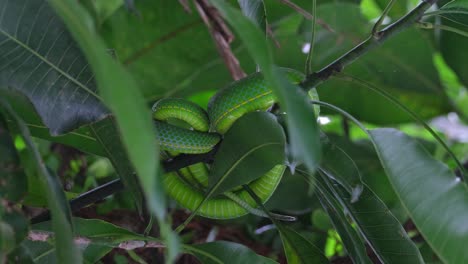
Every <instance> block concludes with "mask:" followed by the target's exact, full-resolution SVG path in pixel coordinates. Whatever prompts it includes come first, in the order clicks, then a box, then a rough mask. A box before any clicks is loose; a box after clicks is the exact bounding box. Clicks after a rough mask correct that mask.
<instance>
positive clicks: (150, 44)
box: [100, 0, 255, 100]
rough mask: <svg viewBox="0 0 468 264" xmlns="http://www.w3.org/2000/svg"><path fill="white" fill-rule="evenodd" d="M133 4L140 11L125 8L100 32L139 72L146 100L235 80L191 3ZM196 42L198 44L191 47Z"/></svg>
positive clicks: (130, 67) (136, 73) (134, 72)
mask: <svg viewBox="0 0 468 264" xmlns="http://www.w3.org/2000/svg"><path fill="white" fill-rule="evenodd" d="M189 2H190V1H189ZM134 3H135V8H136V10H138V13H139V15H135V14H134V13H133V12H129V11H128V10H127V9H126V8H123V7H121V8H119V9H118V10H117V11H116V12H115V13H114V14H113V15H112V16H110V17H109V18H108V19H107V20H106V21H105V22H104V24H103V25H102V27H101V29H100V34H101V35H102V37H103V38H104V39H105V41H106V43H107V45H108V47H109V48H112V49H114V50H115V52H116V54H117V58H118V59H119V60H120V61H121V62H122V63H123V64H124V65H125V66H126V68H127V70H128V71H129V72H130V73H132V75H133V76H135V79H136V80H137V81H138V82H139V88H140V90H141V91H142V93H143V95H144V97H145V98H146V99H147V100H156V99H159V98H161V97H168V96H187V95H188V94H190V93H192V92H193V91H196V90H200V89H207V90H208V89H218V88H221V87H222V86H223V85H224V84H226V82H227V81H228V80H232V78H231V77H230V74H229V71H228V70H227V68H226V67H224V65H223V61H222V59H221V58H220V57H219V54H218V52H217V50H216V47H215V45H214V43H213V40H212V38H211V36H210V34H209V32H208V30H206V26H205V24H204V23H203V21H202V20H201V18H200V16H199V14H198V12H197V11H196V9H195V8H193V5H192V4H191V5H190V7H192V8H191V12H186V11H185V10H184V8H183V6H182V5H181V4H180V3H179V1H153V0H139V1H134ZM155 14H157V15H155ZM135 39H138V40H139V41H133V40H135ZM191 42H193V43H197V45H186V44H187V43H191ZM253 69H255V65H252V67H251V70H253Z"/></svg>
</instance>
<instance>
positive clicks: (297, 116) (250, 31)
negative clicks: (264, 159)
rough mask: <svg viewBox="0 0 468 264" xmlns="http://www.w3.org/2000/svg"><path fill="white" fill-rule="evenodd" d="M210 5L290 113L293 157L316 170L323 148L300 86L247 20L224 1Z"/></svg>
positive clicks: (314, 119) (310, 169)
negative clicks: (291, 80) (289, 78)
mask: <svg viewBox="0 0 468 264" xmlns="http://www.w3.org/2000/svg"><path fill="white" fill-rule="evenodd" d="M211 2H212V4H213V5H214V6H215V7H216V8H217V9H218V10H219V11H220V12H221V14H222V15H223V16H224V18H225V19H226V20H227V21H228V22H229V23H230V24H231V25H232V27H233V28H234V29H235V30H236V32H237V33H238V35H239V37H240V39H241V40H242V41H243V43H244V45H246V47H247V50H248V51H249V53H250V55H251V56H252V58H254V59H255V61H256V62H257V63H258V65H259V66H260V68H261V70H262V72H263V74H264V76H265V79H266V80H267V82H268V83H269V84H270V86H271V89H272V90H273V93H274V94H275V95H276V96H277V97H278V99H279V103H280V105H281V107H282V109H283V110H284V111H285V112H286V113H287V118H286V123H287V125H288V134H289V140H290V144H291V148H290V149H291V153H292V154H293V157H295V158H296V159H297V160H300V161H303V162H304V163H305V164H306V166H307V168H308V170H309V171H311V172H313V171H315V169H316V167H317V165H318V162H319V160H320V156H321V147H320V139H319V131H318V126H317V122H316V118H315V114H314V109H313V107H312V106H311V105H310V104H308V102H307V98H308V97H307V95H306V94H305V93H304V91H302V90H301V89H300V88H299V87H298V86H295V85H292V84H291V83H289V82H288V81H287V80H286V78H285V76H284V75H283V74H282V73H281V72H280V70H279V69H278V67H276V66H275V65H274V64H273V58H272V55H271V51H270V49H269V46H268V44H267V43H266V41H265V37H264V36H263V34H262V33H261V31H260V30H259V29H258V28H256V27H255V25H254V24H253V23H252V22H251V21H250V20H249V19H248V18H246V17H244V16H242V14H241V13H240V12H239V11H238V10H236V9H234V8H232V7H231V6H230V5H229V4H227V3H225V2H224V1H211Z"/></svg>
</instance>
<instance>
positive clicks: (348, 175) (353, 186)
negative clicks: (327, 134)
mask: <svg viewBox="0 0 468 264" xmlns="http://www.w3.org/2000/svg"><path fill="white" fill-rule="evenodd" d="M320 170H321V171H322V172H325V174H326V175H327V176H329V177H331V178H332V179H334V180H336V181H337V182H339V183H340V185H341V186H343V188H344V189H345V190H346V191H347V192H348V193H349V195H350V197H351V199H352V200H353V201H357V200H358V199H359V195H361V193H362V190H363V185H362V182H361V173H360V172H359V168H358V167H357V165H356V163H355V162H354V160H353V159H352V158H351V157H350V156H349V155H348V154H347V153H346V152H345V151H344V150H343V149H341V148H340V147H339V146H337V145H335V144H333V143H332V142H330V141H329V140H325V143H324V144H323V158H322V161H321V163H320Z"/></svg>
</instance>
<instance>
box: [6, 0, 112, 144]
mask: <svg viewBox="0 0 468 264" xmlns="http://www.w3.org/2000/svg"><path fill="white" fill-rule="evenodd" d="M0 13H1V18H2V20H1V22H0V43H1V46H0V58H1V59H0V90H1V89H3V90H5V89H8V90H13V91H15V92H18V93H21V94H23V95H24V96H26V97H27V98H28V99H29V101H30V102H31V103H32V104H33V105H34V108H35V109H36V111H37V112H38V113H39V115H40V117H41V119H42V120H43V122H44V124H45V125H46V126H47V127H48V128H49V129H50V133H51V134H52V135H57V134H62V133H64V132H68V131H70V130H72V129H75V128H77V127H79V126H81V125H83V124H88V123H90V122H94V121H96V120H99V119H102V118H103V117H105V116H106V115H108V111H107V109H106V108H105V107H104V106H103V105H102V104H101V103H100V97H99V96H98V95H97V92H96V85H95V83H94V78H93V73H92V72H91V68H90V67H89V65H88V63H87V62H86V60H85V58H84V56H82V53H81V51H80V50H79V48H78V46H77V45H76V43H75V41H74V40H73V39H72V38H71V36H70V34H68V32H67V30H66V28H65V25H64V24H63V23H61V21H60V18H59V17H58V16H57V15H55V14H54V12H53V10H52V9H51V8H50V7H49V5H48V4H47V3H46V1H25V0H18V1H7V0H2V1H0ZM16 111H18V112H21V111H22V109H16Z"/></svg>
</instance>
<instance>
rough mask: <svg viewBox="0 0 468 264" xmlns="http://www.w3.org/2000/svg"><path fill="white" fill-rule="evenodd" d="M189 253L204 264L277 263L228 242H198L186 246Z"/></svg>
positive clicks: (239, 245)
mask: <svg viewBox="0 0 468 264" xmlns="http://www.w3.org/2000/svg"><path fill="white" fill-rule="evenodd" d="M185 250H186V251H187V253H190V254H192V255H194V256H196V257H197V258H198V260H200V261H201V263H203V264H212V263H233V264H244V263H259V264H273V263H277V262H276V261H273V260H271V259H269V258H266V257H263V256H260V255H257V254H255V252H253V251H252V250H251V249H249V248H248V247H246V246H244V245H241V244H237V243H233V242H228V241H216V242H210V243H205V244H197V245H190V246H188V245H187V246H185Z"/></svg>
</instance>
